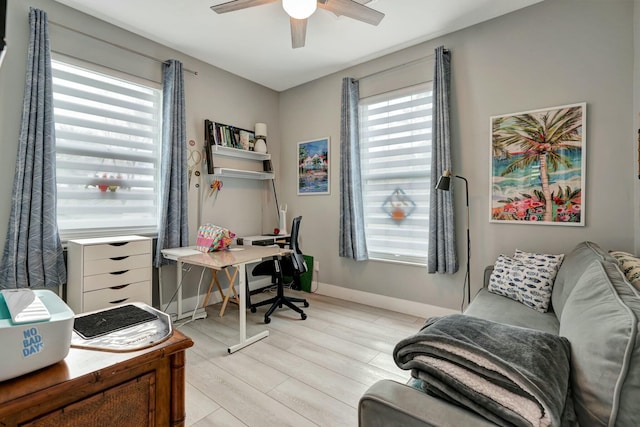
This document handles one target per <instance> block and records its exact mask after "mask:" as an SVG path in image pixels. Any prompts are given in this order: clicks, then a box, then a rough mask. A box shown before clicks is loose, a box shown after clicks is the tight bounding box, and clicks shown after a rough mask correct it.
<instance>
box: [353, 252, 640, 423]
mask: <svg viewBox="0 0 640 427" xmlns="http://www.w3.org/2000/svg"><path fill="white" fill-rule="evenodd" d="M490 274H491V270H490V269H488V270H487V271H485V287H484V288H483V289H481V290H480V292H479V293H478V294H477V295H476V296H475V298H474V299H473V301H472V303H471V304H470V305H469V307H468V308H467V310H466V311H465V313H464V314H465V315H469V316H475V317H478V318H482V319H486V320H491V321H495V322H500V323H504V324H508V325H514V326H520V327H526V328H533V329H538V330H542V331H546V332H550V333H553V334H556V335H560V336H563V337H566V338H567V339H568V340H569V341H570V343H571V374H570V376H571V378H570V386H571V390H572V396H573V399H572V400H573V404H574V408H575V413H576V416H577V419H578V421H579V423H580V425H581V426H589V427H590V426H614V425H615V426H629V427H631V426H640V403H638V400H639V399H640V333H639V329H638V327H639V324H638V319H639V318H640V292H639V290H638V289H636V288H634V287H633V285H631V284H630V283H629V282H628V281H627V280H626V278H625V275H624V273H623V272H622V271H621V270H620V268H619V267H618V263H617V261H616V260H615V259H614V258H613V257H611V256H610V255H609V254H608V253H607V252H606V251H604V250H603V249H602V248H600V247H599V246H598V245H597V244H595V243H592V242H583V243H580V244H578V245H577V246H576V247H575V249H574V250H573V251H571V252H570V253H568V254H566V255H565V258H564V261H563V263H562V265H561V267H560V270H559V271H558V274H557V276H556V279H555V284H554V287H553V293H552V297H551V303H552V308H551V309H550V310H549V311H548V312H547V313H540V312H537V311H535V310H533V309H531V308H528V307H526V306H524V305H523V304H521V303H519V302H516V301H514V300H511V299H508V298H505V297H502V296H499V295H496V294H493V293H490V292H488V291H487V288H486V285H487V283H488V278H489V276H490ZM358 412H359V415H358V416H359V425H360V426H362V427H373V426H385V427H389V426H403V427H411V426H490V425H494V424H492V423H490V422H489V421H487V420H486V419H484V418H481V417H479V416H477V415H476V414H475V413H473V412H471V411H468V410H466V409H464V408H462V407H459V406H456V405H454V404H451V403H448V402H447V401H445V400H442V399H439V398H435V397H432V396H430V395H428V394H426V393H424V392H423V391H421V390H418V389H417V388H414V387H411V386H409V385H407V384H401V383H398V382H395V381H392V380H382V381H378V382H377V383H375V384H374V385H372V386H371V387H370V388H369V389H368V390H367V392H366V393H365V394H364V395H363V396H362V398H361V399H360V404H359V409H358Z"/></svg>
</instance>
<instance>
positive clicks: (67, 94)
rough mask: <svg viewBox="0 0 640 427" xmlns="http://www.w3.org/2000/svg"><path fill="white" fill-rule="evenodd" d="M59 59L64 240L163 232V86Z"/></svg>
mask: <svg viewBox="0 0 640 427" xmlns="http://www.w3.org/2000/svg"><path fill="white" fill-rule="evenodd" d="M52 65H53V105H54V116H55V128H56V168H57V175H56V179H57V191H58V194H57V197H58V206H57V209H58V227H59V229H60V234H61V236H62V237H63V240H66V239H68V238H73V237H80V236H87V235H89V234H90V235H92V236H95V235H99V234H102V235H108V234H115V233H122V232H135V233H155V232H157V227H158V206H159V202H158V198H159V164H160V138H161V108H162V107H161V105H162V91H161V90H160V89H158V88H153V87H149V86H144V85H141V84H138V83H134V82H130V81H124V80H121V79H118V78H114V77H111V76H107V75H104V74H100V73H97V72H94V71H91V70H87V69H83V68H79V67H76V66H72V65H69V64H65V63H62V62H58V61H53V64H52Z"/></svg>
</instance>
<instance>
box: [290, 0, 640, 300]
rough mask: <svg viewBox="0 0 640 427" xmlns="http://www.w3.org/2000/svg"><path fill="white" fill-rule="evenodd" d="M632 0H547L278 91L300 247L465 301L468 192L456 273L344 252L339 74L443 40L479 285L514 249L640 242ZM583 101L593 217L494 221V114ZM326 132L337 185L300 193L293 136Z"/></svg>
mask: <svg viewBox="0 0 640 427" xmlns="http://www.w3.org/2000/svg"><path fill="white" fill-rule="evenodd" d="M633 7H634V0H621V1H615V2H601V1H595V0H589V1H584V0H557V1H546V2H542V3H539V4H536V5H533V6H530V7H528V8H525V9H522V10H519V11H516V12H514V13H511V14H509V15H505V16H503V17H499V18H496V19H494V20H491V21H488V22H485V23H482V24H479V25H476V26H473V27H470V28H468V29H465V30H461V31H458V32H456V33H453V34H450V35H447V36H444V37H440V38H438V39H436V40H433V41H429V42H426V43H423V44H420V45H418V46H414V47H411V48H409V49H406V50H405V51H403V52H400V53H396V54H393V55H390V56H388V57H385V58H382V59H379V60H376V61H372V62H369V63H367V64H363V65H360V66H356V67H353V68H352V69H349V70H345V71H344V72H340V73H336V74H334V75H331V76H328V77H326V78H323V79H319V80H317V81H314V82H311V83H309V84H306V85H302V86H299V87H296V88H293V89H290V90H288V91H286V92H283V93H282V94H281V96H280V115H281V129H282V147H281V149H282V163H283V164H284V165H285V167H284V168H283V173H282V181H283V183H282V189H283V191H282V195H281V198H282V199H286V201H287V202H288V204H289V207H290V210H291V211H293V213H294V214H295V215H303V217H304V219H303V225H302V236H303V237H304V242H303V248H304V250H305V251H306V252H307V253H309V254H311V255H314V256H315V258H316V260H318V261H319V262H320V277H319V279H320V282H324V283H329V284H332V285H337V286H341V287H344V288H351V289H354V290H359V291H366V292H372V293H376V294H381V295H388V296H393V297H398V298H403V299H407V300H413V301H417V302H422V303H427V304H432V305H440V306H443V307H449V308H457V307H459V306H460V301H461V296H462V282H463V279H464V277H463V275H464V268H465V265H464V258H465V246H466V239H465V236H464V233H465V216H464V199H463V198H464V195H463V191H458V194H457V200H456V206H457V212H458V218H457V228H458V253H459V254H460V257H461V259H462V262H461V271H460V272H458V273H457V274H455V275H453V276H449V275H446V276H445V275H428V274H427V273H426V271H425V269H423V268H419V267H410V266H404V265H394V264H389V263H381V262H375V261H367V262H353V261H350V260H346V259H342V258H339V257H338V255H337V254H338V234H339V231H338V224H339V219H338V218H339V183H338V179H339V170H338V165H339V156H338V153H339V135H340V128H339V127H340V109H339V107H338V106H339V105H340V85H341V79H342V77H345V76H352V77H360V76H363V75H367V74H369V73H371V72H372V70H376V69H378V70H382V69H385V68H388V67H389V66H392V65H396V64H401V63H405V62H408V61H410V60H412V59H414V58H417V57H420V56H428V55H431V54H432V53H433V49H434V48H435V47H437V46H440V45H444V46H445V47H447V48H448V49H450V50H451V52H452V110H451V119H452V122H451V124H452V152H453V167H454V170H455V171H456V173H458V174H460V175H463V176H465V177H466V178H468V179H469V183H470V199H471V202H470V204H471V216H472V218H471V239H472V250H471V252H472V271H471V277H472V294H473V293H475V292H476V291H477V289H478V288H479V287H480V286H481V283H482V270H483V269H484V267H485V266H486V265H489V264H491V263H493V261H494V260H495V258H496V257H497V255H499V254H500V253H503V252H504V253H507V254H508V253H513V251H514V250H515V248H520V249H523V250H528V251H550V252H554V253H561V252H566V251H569V250H571V249H572V248H573V247H574V246H575V245H576V244H577V243H578V242H580V241H583V240H593V241H596V242H598V243H599V244H601V245H602V246H603V247H604V248H606V249H621V250H633V245H634V233H633V232H632V230H633V229H634V226H635V222H634V208H633V207H632V204H633V200H634V182H635V179H636V178H634V176H635V172H634V167H635V164H634V162H632V161H631V158H630V149H629V146H630V145H633V144H631V141H630V132H629V130H630V129H631V128H632V119H633V118H632V116H633V113H632V111H633V95H632V88H633V79H634V78H633V57H634V47H633ZM577 102H586V103H587V134H586V136H587V142H586V144H587V165H586V174H587V178H586V189H585V191H586V212H585V213H586V226H585V227H563V226H532V225H514V224H493V223H489V221H488V218H489V194H488V193H489V146H490V140H489V117H490V116H493V115H499V114H505V113H510V112H519V111H526V110H531V109H537V108H544V107H552V106H558V105H564V104H570V103H577ZM319 136H330V137H331V160H332V165H333V169H332V171H331V179H332V188H331V194H330V195H328V196H313V197H310V196H297V195H296V187H295V182H296V170H295V168H293V167H291V166H292V165H295V157H296V152H295V146H296V145H295V144H296V142H297V141H304V140H308V139H311V138H315V137H319Z"/></svg>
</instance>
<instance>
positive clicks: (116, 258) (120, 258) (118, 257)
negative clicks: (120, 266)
mask: <svg viewBox="0 0 640 427" xmlns="http://www.w3.org/2000/svg"><path fill="white" fill-rule="evenodd" d="M127 258H129V257H128V256H117V257H113V258H109V259H110V260H111V261H122V260H123V259H127Z"/></svg>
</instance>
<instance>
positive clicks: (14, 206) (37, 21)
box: [0, 8, 67, 288]
mask: <svg viewBox="0 0 640 427" xmlns="http://www.w3.org/2000/svg"><path fill="white" fill-rule="evenodd" d="M29 25H30V33H29V50H28V53H27V55H28V58H27V60H28V62H27V74H26V82H25V89H24V105H23V108H22V124H21V126H20V137H19V141H18V156H17V159H16V172H15V178H14V181H13V194H12V197H11V214H10V217H9V227H8V230H7V238H6V241H5V245H4V252H3V254H2V265H1V266H0V287H2V288H24V287H34V288H35V287H37V288H42V287H54V286H60V285H62V284H64V283H66V281H67V271H66V269H65V264H64V258H63V254H62V244H61V243H60V235H59V234H58V225H57V220H56V152H55V139H56V138H55V128H54V121H53V89H52V78H51V52H50V50H49V30H48V23H47V14H46V12H44V11H42V10H38V9H33V8H31V9H30V10H29Z"/></svg>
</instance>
